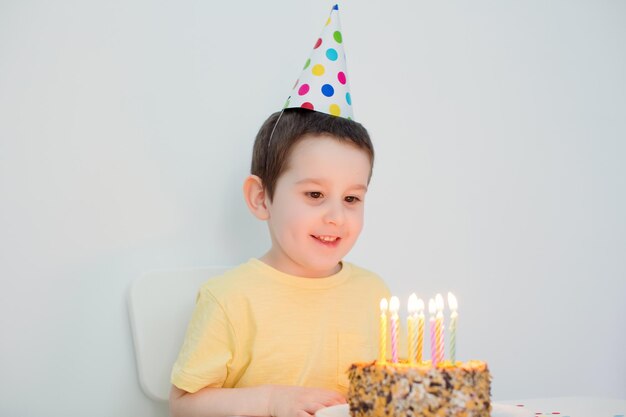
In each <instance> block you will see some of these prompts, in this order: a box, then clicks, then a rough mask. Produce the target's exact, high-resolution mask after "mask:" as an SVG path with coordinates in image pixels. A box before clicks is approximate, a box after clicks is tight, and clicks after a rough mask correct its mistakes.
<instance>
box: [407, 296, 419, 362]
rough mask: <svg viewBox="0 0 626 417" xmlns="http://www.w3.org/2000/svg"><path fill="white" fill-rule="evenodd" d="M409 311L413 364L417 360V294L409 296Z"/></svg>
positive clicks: (410, 348)
mask: <svg viewBox="0 0 626 417" xmlns="http://www.w3.org/2000/svg"><path fill="white" fill-rule="evenodd" d="M408 310H409V315H408V316H407V326H408V330H409V332H408V339H409V362H410V363H412V364H413V363H415V361H416V359H417V295H416V294H415V293H413V294H411V295H410V296H409V303H408Z"/></svg>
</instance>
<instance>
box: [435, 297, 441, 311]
mask: <svg viewBox="0 0 626 417" xmlns="http://www.w3.org/2000/svg"><path fill="white" fill-rule="evenodd" d="M435 304H436V305H437V311H441V310H443V297H442V296H441V294H437V295H436V296H435Z"/></svg>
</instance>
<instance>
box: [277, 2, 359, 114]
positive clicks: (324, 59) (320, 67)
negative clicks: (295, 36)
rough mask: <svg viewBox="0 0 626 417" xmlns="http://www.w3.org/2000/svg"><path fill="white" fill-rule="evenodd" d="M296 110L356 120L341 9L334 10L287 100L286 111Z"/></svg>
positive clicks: (335, 8)
mask: <svg viewBox="0 0 626 417" xmlns="http://www.w3.org/2000/svg"><path fill="white" fill-rule="evenodd" d="M293 107H303V108H305V109H310V110H315V111H318V112H321V113H326V114H330V115H333V116H340V117H344V118H347V119H353V112H352V98H351V97H350V86H349V84H348V76H347V71H346V54H345V53H344V51H343V36H342V34H341V27H340V24H339V6H337V5H334V6H333V8H332V9H331V11H330V16H329V17H328V20H327V21H326V25H325V26H324V29H322V34H321V35H320V37H319V38H318V39H317V41H316V42H315V46H314V47H313V52H312V53H311V56H310V57H309V59H308V60H307V61H306V64H304V68H303V70H302V74H301V75H300V78H298V80H297V81H296V84H295V85H294V86H293V90H292V91H291V95H290V96H289V98H288V99H287V103H286V104H285V108H286V109H287V108H293Z"/></svg>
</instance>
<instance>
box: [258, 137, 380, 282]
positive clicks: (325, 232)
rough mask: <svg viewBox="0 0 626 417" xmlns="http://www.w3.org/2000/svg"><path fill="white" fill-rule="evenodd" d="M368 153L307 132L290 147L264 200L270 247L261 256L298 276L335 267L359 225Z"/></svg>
mask: <svg viewBox="0 0 626 417" xmlns="http://www.w3.org/2000/svg"><path fill="white" fill-rule="evenodd" d="M369 175H370V159H369V155H368V154H367V153H366V152H365V151H364V150H362V149H359V148H357V147H356V146H355V145H352V144H349V143H344V142H339V141H337V140H336V139H333V138H330V137H326V136H313V135H311V136H307V137H306V138H304V139H302V140H300V142H298V144H296V146H295V147H294V148H293V149H292V153H291V156H290V158H289V161H288V165H287V169H286V171H285V172H284V173H283V174H282V175H281V176H280V178H279V179H278V181H277V182H276V188H275V192H274V199H273V201H272V202H271V203H270V202H269V201H267V202H266V204H267V205H268V211H269V219H268V225H269V229H270V234H271V237H272V248H271V249H270V251H269V252H268V253H267V254H266V255H265V256H264V260H265V261H266V262H267V263H269V264H270V265H271V266H273V267H274V268H276V269H278V270H280V271H282V272H285V273H288V274H292V275H298V276H303V277H325V276H329V275H332V274H334V273H336V272H338V271H339V269H340V266H339V261H341V260H342V259H343V257H344V256H345V255H346V254H347V253H348V252H349V251H350V249H351V248H352V246H353V245H354V243H355V242H356V239H357V238H358V236H359V233H361V229H362V227H363V208H364V202H365V193H366V191H367V183H368V179H369Z"/></svg>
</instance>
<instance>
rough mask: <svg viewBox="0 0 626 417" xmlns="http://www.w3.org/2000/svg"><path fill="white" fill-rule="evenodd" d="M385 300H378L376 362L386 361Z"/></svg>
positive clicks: (386, 306)
mask: <svg viewBox="0 0 626 417" xmlns="http://www.w3.org/2000/svg"><path fill="white" fill-rule="evenodd" d="M387 308H388V305H387V299H386V298H383V299H381V300H380V340H379V341H380V345H379V348H378V362H380V363H385V362H386V361H387Z"/></svg>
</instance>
